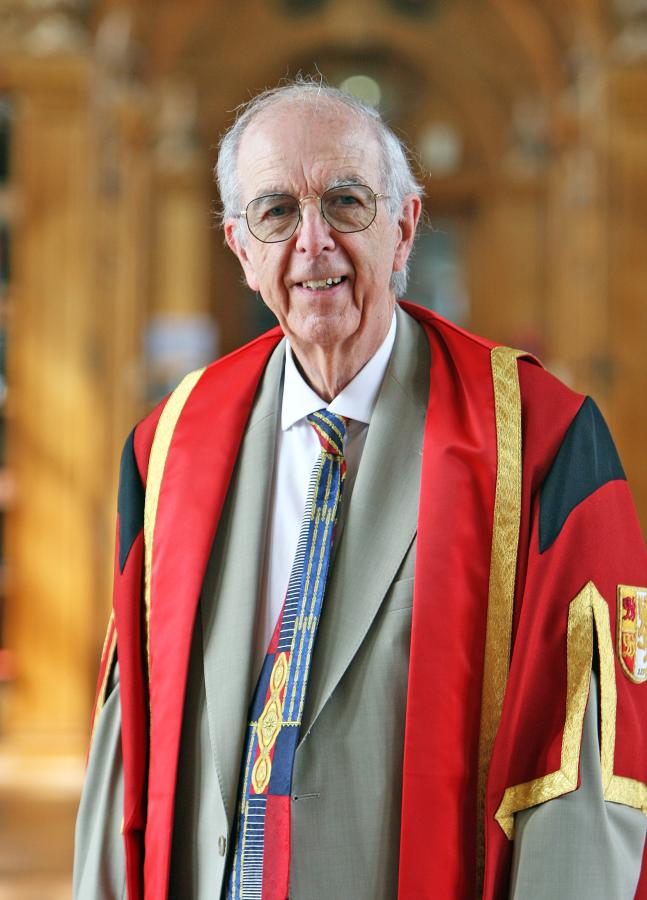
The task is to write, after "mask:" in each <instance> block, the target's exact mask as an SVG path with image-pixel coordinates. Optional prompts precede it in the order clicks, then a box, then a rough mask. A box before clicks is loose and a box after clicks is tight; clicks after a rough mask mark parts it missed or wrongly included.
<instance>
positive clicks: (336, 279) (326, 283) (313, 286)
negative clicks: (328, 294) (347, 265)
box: [299, 275, 346, 291]
mask: <svg viewBox="0 0 647 900" xmlns="http://www.w3.org/2000/svg"><path fill="white" fill-rule="evenodd" d="M342 281H346V276H345V275H335V276H331V277H330V278H318V279H313V280H311V281H300V282H299V287H303V288H305V289H306V290H308V291H327V290H330V288H333V287H336V286H337V285H338V284H341V283H342Z"/></svg>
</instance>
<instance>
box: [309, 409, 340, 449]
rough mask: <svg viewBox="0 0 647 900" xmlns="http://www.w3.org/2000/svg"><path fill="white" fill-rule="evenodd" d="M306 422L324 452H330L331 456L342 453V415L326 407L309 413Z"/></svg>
mask: <svg viewBox="0 0 647 900" xmlns="http://www.w3.org/2000/svg"><path fill="white" fill-rule="evenodd" d="M308 422H310V424H311V425H312V427H313V428H314V430H315V432H316V435H317V437H318V438H319V442H320V443H321V446H322V448H323V449H324V450H325V451H326V453H332V454H333V456H343V455H344V439H345V437H346V419H345V418H344V417H343V416H338V415H337V414H336V413H332V412H330V410H328V409H319V410H317V412H313V413H310V415H309V416H308Z"/></svg>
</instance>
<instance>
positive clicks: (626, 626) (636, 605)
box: [617, 584, 647, 684]
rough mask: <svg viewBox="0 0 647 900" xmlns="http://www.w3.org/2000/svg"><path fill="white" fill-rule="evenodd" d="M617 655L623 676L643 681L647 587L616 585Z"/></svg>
mask: <svg viewBox="0 0 647 900" xmlns="http://www.w3.org/2000/svg"><path fill="white" fill-rule="evenodd" d="M617 630H618V647H617V649H618V657H619V659H620V665H621V666H622V670H623V672H624V673H625V675H626V676H627V677H628V678H630V679H631V681H635V682H636V684H641V683H642V682H644V681H647V588H642V587H631V586H629V585H626V584H619V585H618V629H617Z"/></svg>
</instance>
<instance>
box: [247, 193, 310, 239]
mask: <svg viewBox="0 0 647 900" xmlns="http://www.w3.org/2000/svg"><path fill="white" fill-rule="evenodd" d="M246 214H247V225H248V226H249V230H250V231H251V233H252V234H253V235H254V237H257V238H258V239H259V241H265V242H266V243H272V242H273V241H285V240H286V239H287V238H289V237H290V236H291V235H292V233H293V232H294V230H295V228H296V227H297V224H298V222H299V201H298V200H297V199H296V198H295V197H292V196H290V194H268V195H267V196H266V197H257V198H256V200H252V202H251V203H249V204H248V206H247V213H246Z"/></svg>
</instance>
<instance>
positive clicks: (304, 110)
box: [238, 101, 381, 202]
mask: <svg viewBox="0 0 647 900" xmlns="http://www.w3.org/2000/svg"><path fill="white" fill-rule="evenodd" d="M380 163H381V149H380V145H379V142H378V140H377V136H376V134H375V131H374V129H373V127H372V126H371V124H370V123H368V122H366V121H365V120H364V119H363V118H362V117H361V116H360V115H359V114H357V113H355V112H354V111H353V110H351V109H348V108H347V107H344V106H343V105H341V104H338V103H331V102H328V101H327V102H320V103H315V102H313V101H297V102H285V103H277V104H275V105H273V106H271V107H269V108H268V109H266V110H264V111H263V112H262V113H259V114H258V116H257V118H255V119H253V120H252V122H251V123H250V125H249V126H248V127H247V128H246V130H245V132H244V133H243V136H242V139H241V142H240V147H239V151H238V178H239V182H240V186H241V189H242V193H243V198H244V200H245V201H246V202H247V201H249V200H250V199H252V197H257V196H259V194H263V193H271V192H273V191H289V192H290V193H296V194H298V195H300V196H303V195H304V194H307V193H309V192H315V193H319V192H321V191H323V190H325V188H326V187H328V186H329V185H330V183H331V182H332V181H334V180H335V179H338V178H343V179H346V178H357V179H359V180H360V181H365V182H366V183H367V184H369V185H370V186H371V187H372V188H373V189H374V190H377V191H379V190H380V189H381V184H380V181H381V178H380V169H381V166H380Z"/></svg>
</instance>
